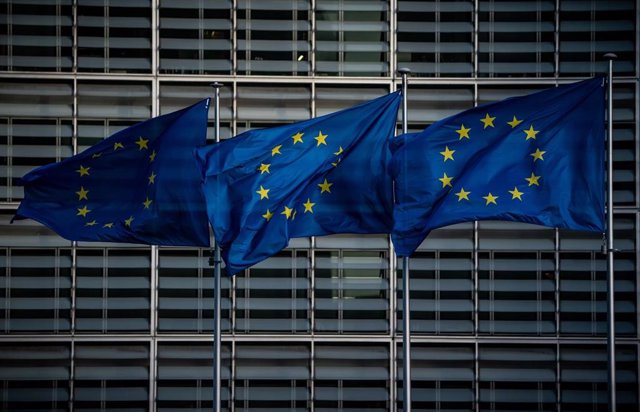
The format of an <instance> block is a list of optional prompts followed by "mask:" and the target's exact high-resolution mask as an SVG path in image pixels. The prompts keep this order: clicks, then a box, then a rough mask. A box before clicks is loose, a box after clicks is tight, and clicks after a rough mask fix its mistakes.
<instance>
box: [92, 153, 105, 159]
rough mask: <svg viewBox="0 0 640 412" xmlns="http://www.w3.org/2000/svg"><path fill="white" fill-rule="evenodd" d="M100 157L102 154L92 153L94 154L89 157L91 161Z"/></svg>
mask: <svg viewBox="0 0 640 412" xmlns="http://www.w3.org/2000/svg"><path fill="white" fill-rule="evenodd" d="M100 156H102V153H94V154H92V155H91V158H92V159H97V158H99V157H100Z"/></svg>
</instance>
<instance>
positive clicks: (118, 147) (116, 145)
mask: <svg viewBox="0 0 640 412" xmlns="http://www.w3.org/2000/svg"><path fill="white" fill-rule="evenodd" d="M118 149H124V145H123V144H122V143H120V142H115V143H114V144H113V151H114V152H115V151H116V150H118Z"/></svg>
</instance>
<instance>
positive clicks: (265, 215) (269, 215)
mask: <svg viewBox="0 0 640 412" xmlns="http://www.w3.org/2000/svg"><path fill="white" fill-rule="evenodd" d="M262 217H263V218H265V219H267V222H268V221H270V220H271V218H272V217H273V213H271V211H270V210H269V209H267V213H265V214H264V215H262Z"/></svg>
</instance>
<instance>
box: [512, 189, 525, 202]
mask: <svg viewBox="0 0 640 412" xmlns="http://www.w3.org/2000/svg"><path fill="white" fill-rule="evenodd" d="M509 193H511V195H512V197H511V199H518V200H520V201H521V202H522V195H523V194H524V193H523V192H521V191H519V190H518V186H516V187H514V188H513V190H509Z"/></svg>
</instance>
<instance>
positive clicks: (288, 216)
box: [280, 206, 293, 219]
mask: <svg viewBox="0 0 640 412" xmlns="http://www.w3.org/2000/svg"><path fill="white" fill-rule="evenodd" d="M291 212H293V209H291V208H288V207H286V206H285V207H284V211H283V212H281V213H280V214H281V215H285V216H286V217H287V219H289V218H290V217H291Z"/></svg>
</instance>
